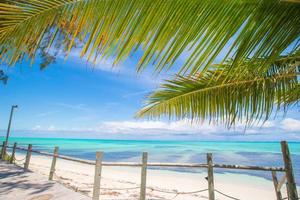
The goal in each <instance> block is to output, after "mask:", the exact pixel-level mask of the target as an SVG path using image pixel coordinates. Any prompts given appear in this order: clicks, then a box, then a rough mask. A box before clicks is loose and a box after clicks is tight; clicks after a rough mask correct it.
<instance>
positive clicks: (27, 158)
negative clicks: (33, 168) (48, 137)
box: [24, 144, 32, 169]
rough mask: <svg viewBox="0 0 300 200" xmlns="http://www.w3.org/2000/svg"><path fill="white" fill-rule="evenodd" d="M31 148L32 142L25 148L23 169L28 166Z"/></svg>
mask: <svg viewBox="0 0 300 200" xmlns="http://www.w3.org/2000/svg"><path fill="white" fill-rule="evenodd" d="M31 150H32V144H29V145H28V149H27V154H26V160H25V163H24V169H28V167H29V162H30V157H31Z"/></svg>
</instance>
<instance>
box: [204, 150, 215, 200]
mask: <svg viewBox="0 0 300 200" xmlns="http://www.w3.org/2000/svg"><path fill="white" fill-rule="evenodd" d="M206 156H207V175H208V176H207V181H208V199H209V200H215V186H214V169H213V161H212V154H211V153H208V154H207V155H206Z"/></svg>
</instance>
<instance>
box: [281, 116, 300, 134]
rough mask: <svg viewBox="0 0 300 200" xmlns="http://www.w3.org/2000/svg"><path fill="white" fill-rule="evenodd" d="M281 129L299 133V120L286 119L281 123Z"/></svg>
mask: <svg viewBox="0 0 300 200" xmlns="http://www.w3.org/2000/svg"><path fill="white" fill-rule="evenodd" d="M280 124H281V127H282V129H284V130H286V131H300V120H297V119H293V118H286V119H284V120H282V121H281V123H280Z"/></svg>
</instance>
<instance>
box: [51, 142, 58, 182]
mask: <svg viewBox="0 0 300 200" xmlns="http://www.w3.org/2000/svg"><path fill="white" fill-rule="evenodd" d="M57 156H58V147H55V148H54V152H53V158H52V163H51V168H50V173H49V181H52V180H53V175H54V172H55V165H56V159H57Z"/></svg>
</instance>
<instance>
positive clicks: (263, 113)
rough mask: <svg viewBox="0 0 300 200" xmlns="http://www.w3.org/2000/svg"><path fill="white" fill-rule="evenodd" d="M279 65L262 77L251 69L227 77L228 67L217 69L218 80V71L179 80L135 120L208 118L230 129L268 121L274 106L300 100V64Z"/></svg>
mask: <svg viewBox="0 0 300 200" xmlns="http://www.w3.org/2000/svg"><path fill="white" fill-rule="evenodd" d="M285 61H286V60H285ZM279 62H280V63H281V65H272V66H271V67H270V68H269V71H268V72H266V73H263V74H260V75H258V74H257V73H253V70H252V69H250V70H249V71H248V72H245V73H246V74H244V76H240V75H239V76H236V74H235V73H233V75H231V76H228V75H227V73H228V72H229V71H230V70H229V67H228V66H227V65H225V66H223V68H221V67H220V66H218V69H217V70H216V71H217V73H218V74H222V76H219V77H218V78H215V79H214V78H211V77H212V76H214V75H215V74H216V71H211V72H206V73H205V74H202V75H200V76H199V75H198V76H196V77H182V76H178V77H177V78H176V79H175V80H170V81H167V83H166V84H163V85H162V86H161V89H159V90H157V91H155V92H154V93H152V94H151V95H150V96H148V97H147V101H146V106H145V107H144V108H142V109H141V110H140V111H139V112H138V113H137V115H136V116H137V117H150V118H156V117H159V116H165V115H168V116H169V117H170V118H171V117H177V118H186V117H189V118H192V119H195V120H203V119H205V118H208V119H209V120H216V121H222V122H224V123H226V125H227V126H228V127H230V126H231V125H233V124H234V123H235V122H236V121H239V120H243V119H246V121H247V123H249V124H250V123H251V122H253V121H260V120H262V119H263V121H265V120H266V119H268V118H269V117H270V116H271V114H272V110H273V107H274V106H276V105H277V109H279V108H280V107H281V106H283V107H284V108H285V109H286V108H287V107H289V106H290V105H291V104H294V103H295V102H297V101H298V100H299V97H300V94H298V93H297V91H298V92H299V91H300V90H299V89H296V88H299V84H298V80H297V77H298V76H299V75H300V72H299V68H298V67H299V63H296V65H295V62H292V64H291V63H290V62H288V63H286V64H284V63H283V59H281V60H280V59H278V61H277V64H278V63H279ZM245 66H247V65H245ZM228 77H230V78H228ZM224 79H226V82H225V83H224V81H223V80H224ZM212 80H213V81H212Z"/></svg>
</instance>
